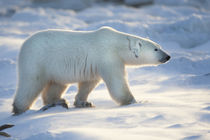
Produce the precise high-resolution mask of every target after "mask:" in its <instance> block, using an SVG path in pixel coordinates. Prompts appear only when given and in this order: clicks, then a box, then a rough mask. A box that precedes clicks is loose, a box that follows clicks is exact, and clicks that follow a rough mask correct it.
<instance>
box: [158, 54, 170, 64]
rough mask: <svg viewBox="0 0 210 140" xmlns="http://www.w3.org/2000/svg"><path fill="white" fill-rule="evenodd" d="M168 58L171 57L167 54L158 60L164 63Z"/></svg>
mask: <svg viewBox="0 0 210 140" xmlns="http://www.w3.org/2000/svg"><path fill="white" fill-rule="evenodd" d="M170 58H171V57H170V56H169V55H167V56H166V57H164V58H162V59H160V60H159V61H160V62H161V63H165V62H167V61H168V60H169V59H170Z"/></svg>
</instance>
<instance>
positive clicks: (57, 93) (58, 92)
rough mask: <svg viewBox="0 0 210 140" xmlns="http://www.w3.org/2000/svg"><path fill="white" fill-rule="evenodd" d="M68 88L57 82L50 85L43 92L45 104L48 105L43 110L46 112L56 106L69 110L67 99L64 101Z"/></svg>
mask: <svg viewBox="0 0 210 140" xmlns="http://www.w3.org/2000/svg"><path fill="white" fill-rule="evenodd" d="M67 88H68V85H62V84H58V83H55V82H50V83H48V85H47V86H46V87H45V89H44V90H43V92H42V99H43V103H44V105H46V106H45V107H44V108H43V109H42V110H46V109H48V108H49V107H53V106H56V105H62V106H63V107H65V108H68V105H67V103H66V101H65V99H62V95H63V94H64V93H65V91H66V89H67Z"/></svg>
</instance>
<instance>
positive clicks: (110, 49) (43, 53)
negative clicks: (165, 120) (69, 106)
mask: <svg viewBox="0 0 210 140" xmlns="http://www.w3.org/2000/svg"><path fill="white" fill-rule="evenodd" d="M139 43H141V46H139ZM155 48H158V49H159V51H157V52H156V51H154V49H155ZM165 56H167V54H166V53H164V52H163V51H162V50H160V47H159V45H158V44H156V43H154V42H152V41H150V40H148V39H144V38H141V37H137V36H133V35H130V34H126V33H122V32H119V31H116V30H114V29H112V28H110V27H103V28H100V29H99V30H96V31H65V30H47V31H42V32H38V33H36V34H34V35H33V36H31V37H30V38H29V39H27V40H26V41H25V42H24V44H23V45H22V48H21V50H20V54H19V59H18V85H17V91H16V96H15V99H14V103H13V107H14V108H13V111H14V113H22V112H24V111H26V110H27V109H29V108H30V106H31V105H32V103H33V102H34V101H35V99H36V98H37V96H38V95H39V94H40V93H41V92H42V97H43V102H44V104H51V103H55V102H57V101H59V100H61V98H62V94H63V93H64V92H65V91H66V89H67V88H68V86H69V84H70V83H75V82H77V83H79V91H78V94H77V96H76V98H75V102H76V103H77V104H78V103H79V104H80V103H82V102H87V97H88V94H89V93H90V92H91V91H92V90H93V89H94V87H95V86H96V85H97V83H98V82H99V81H100V79H101V78H102V79H103V80H104V82H105V83H106V85H107V87H108V90H109V92H110V95H111V97H112V98H113V99H114V100H115V101H116V102H117V103H119V104H121V105H124V104H130V103H134V102H135V99H134V97H133V95H132V94H131V92H130V90H129V88H128V84H127V81H126V79H125V77H124V76H125V65H157V64H160V63H161V62H160V60H161V59H163V57H165ZM77 104H76V106H77Z"/></svg>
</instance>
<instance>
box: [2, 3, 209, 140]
mask: <svg viewBox="0 0 210 140" xmlns="http://www.w3.org/2000/svg"><path fill="white" fill-rule="evenodd" d="M62 1H63V3H64V4H65V0H62ZM66 1H67V0H66ZM128 1H129V0H127V2H128ZM135 1H136V0H135ZM79 2H82V0H81V1H79ZM91 2H92V4H88V5H92V6H90V7H86V6H85V7H86V8H85V9H82V10H80V11H74V10H72V9H68V8H66V7H67V6H66V7H64V8H62V5H60V7H59V8H57V7H56V8H55V7H53V6H51V5H50V4H49V5H48V6H44V7H42V6H34V3H30V2H29V1H25V0H7V1H4V0H0V6H1V8H0V125H3V124H6V123H11V124H15V126H14V127H13V128H9V129H6V130H4V131H5V132H7V133H8V134H10V135H11V136H12V137H11V138H4V137H2V136H0V139H12V140H13V139H15V140H16V139H17V140H29V139H30V140H37V139H39V140H48V139H49V140H61V139H62V140H63V139H72V140H77V139H85V140H88V139H91V140H98V139H100V140H107V139H111V140H112V139H113V140H114V139H122V140H127V139H134V140H139V139H144V140H153V139H154V140H160V139H161V140H164V139H166V140H167V139H170V140H171V139H174V140H177V139H181V140H198V139H202V140H208V139H209V137H210V28H209V27H210V11H209V9H210V2H209V1H208V0H204V1H196V0H177V1H173V0H155V1H154V4H152V5H145V6H141V7H135V8H134V7H130V6H126V5H123V4H120V3H109V2H106V3H96V2H94V1H91ZM67 3H68V2H67ZM86 4H87V3H86ZM75 8H77V7H75ZM78 8H80V7H78ZM104 25H105V26H111V27H113V28H115V29H117V30H120V31H123V32H127V33H131V34H135V35H139V36H142V37H147V38H150V39H152V40H154V41H155V42H157V43H159V44H160V45H161V46H162V48H163V49H165V50H166V51H168V52H169V53H170V55H171V56H172V59H171V60H170V62H169V63H167V64H163V65H160V66H158V67H142V68H139V67H137V68H128V69H127V71H128V81H129V84H130V89H131V91H132V93H133V95H134V96H135V98H136V100H137V101H138V103H136V104H132V105H128V106H118V105H116V104H115V103H114V102H113V101H112V100H111V98H110V96H109V93H108V91H107V89H106V86H105V85H104V84H103V83H101V84H100V85H99V86H98V87H97V88H96V89H95V90H94V91H93V92H92V93H91V95H90V97H89V100H90V101H91V102H93V103H94V105H95V106H96V107H95V108H89V109H77V108H74V107H73V101H74V97H75V95H76V91H77V87H76V85H73V86H72V87H71V88H70V89H69V90H68V92H67V94H66V95H65V96H64V97H65V98H66V99H67V100H68V101H69V105H70V109H68V110H66V109H64V108H61V107H55V108H51V109H49V110H47V111H44V112H42V111H39V109H40V108H41V107H42V106H43V105H42V101H41V98H40V97H39V99H38V100H37V101H36V102H35V104H34V105H33V107H32V108H31V110H29V111H27V112H26V113H24V114H22V115H19V116H12V114H11V110H12V105H11V104H12V100H13V96H14V92H15V87H16V80H17V79H16V77H17V75H16V63H17V56H18V52H19V49H20V47H21V44H22V43H23V41H24V40H25V39H26V38H27V37H28V36H29V35H31V34H33V33H34V32H37V31H39V30H42V29H48V28H57V29H59V28H60V29H71V30H93V29H97V28H99V27H101V26H104Z"/></svg>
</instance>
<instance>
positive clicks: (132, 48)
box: [127, 37, 141, 58]
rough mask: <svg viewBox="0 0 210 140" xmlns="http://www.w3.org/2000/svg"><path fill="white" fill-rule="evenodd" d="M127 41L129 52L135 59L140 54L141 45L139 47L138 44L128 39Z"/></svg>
mask: <svg viewBox="0 0 210 140" xmlns="http://www.w3.org/2000/svg"><path fill="white" fill-rule="evenodd" d="M127 40H128V47H129V50H130V51H131V52H132V53H133V54H134V55H135V57H136V58H138V57H139V54H140V47H141V45H139V42H137V41H134V40H132V39H130V38H129V37H127Z"/></svg>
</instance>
